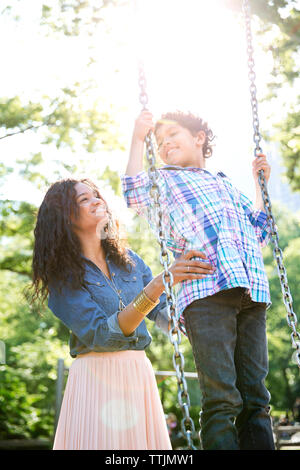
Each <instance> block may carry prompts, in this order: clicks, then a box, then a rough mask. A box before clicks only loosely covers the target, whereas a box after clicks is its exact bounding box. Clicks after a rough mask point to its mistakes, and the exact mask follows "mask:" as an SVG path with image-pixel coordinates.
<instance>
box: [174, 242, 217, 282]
mask: <svg viewBox="0 0 300 470" xmlns="http://www.w3.org/2000/svg"><path fill="white" fill-rule="evenodd" d="M194 257H197V258H201V260H192V259H191V258H194ZM202 260H203V261H202ZM205 260H207V257H206V255H205V254H204V253H203V252H202V251H197V250H191V251H188V252H187V253H185V254H183V255H181V256H180V257H179V258H177V259H176V260H175V261H174V263H173V264H172V266H170V268H169V271H170V272H171V273H172V275H173V285H175V284H177V283H178V282H181V281H187V280H193V279H203V278H205V277H207V276H209V275H212V274H213V273H214V272H215V270H216V268H215V267H214V266H212V265H211V264H209V263H208V262H207V261H205Z"/></svg>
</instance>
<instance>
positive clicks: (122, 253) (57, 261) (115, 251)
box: [30, 178, 134, 303]
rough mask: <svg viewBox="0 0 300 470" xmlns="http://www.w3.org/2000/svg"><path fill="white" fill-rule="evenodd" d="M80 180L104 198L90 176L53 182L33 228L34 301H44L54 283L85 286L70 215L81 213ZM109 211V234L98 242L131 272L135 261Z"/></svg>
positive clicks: (78, 245) (82, 260) (32, 298)
mask: <svg viewBox="0 0 300 470" xmlns="http://www.w3.org/2000/svg"><path fill="white" fill-rule="evenodd" d="M77 183H84V184H86V185H88V186H89V187H90V188H91V189H92V190H93V192H94V193H95V195H96V196H97V197H101V196H100V193H99V190H98V188H97V186H96V185H95V184H94V183H93V182H92V181H91V180H89V179H87V178H84V179H80V180H75V179H64V180H61V181H57V182H56V183H53V184H52V185H51V186H50V188H49V189H48V191H47V193H46V195H45V197H44V200H43V202H42V204H41V206H40V208H39V210H38V214H37V222H36V226H35V229H34V249H33V260H32V284H31V288H32V290H33V294H32V295H31V299H30V300H31V303H33V302H34V301H35V300H38V299H39V300H41V302H42V303H43V302H44V301H45V299H46V298H47V295H48V293H49V285H50V284H51V283H52V282H55V283H56V284H58V285H60V286H61V287H62V286H63V285H66V284H69V285H70V286H71V287H72V288H73V289H78V288H80V287H81V286H83V285H84V273H85V262H84V258H82V256H81V245H80V241H79V238H78V236H77V235H76V234H75V233H74V231H73V230H72V222H71V216H74V217H75V218H77V217H78V214H79V208H78V204H77V202H76V195H77V194H76V190H75V185H76V184H77ZM107 212H108V214H109V222H108V224H107V225H106V227H105V228H104V231H105V232H106V237H105V238H104V239H102V240H101V241H99V243H101V244H102V246H103V248H104V252H105V254H108V253H109V254H110V256H111V259H112V261H113V262H114V263H115V264H116V265H117V266H119V267H121V268H122V269H124V270H125V271H129V270H130V269H131V268H130V266H132V265H133V264H134V263H133V260H132V259H131V257H130V255H129V254H128V252H127V250H126V248H127V246H126V243H125V242H124V241H122V242H121V240H120V238H119V224H118V221H117V220H114V219H113V217H112V214H111V212H110V210H109V208H107Z"/></svg>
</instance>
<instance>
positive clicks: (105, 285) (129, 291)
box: [48, 250, 168, 357]
mask: <svg viewBox="0 0 300 470" xmlns="http://www.w3.org/2000/svg"><path fill="white" fill-rule="evenodd" d="M128 252H129V254H130V256H131V258H132V259H133V261H134V263H135V266H133V267H132V269H131V272H127V271H125V270H124V269H122V268H119V267H118V266H116V265H115V264H114V263H113V261H112V260H111V259H110V257H109V255H107V256H106V261H107V264H108V268H109V271H110V275H111V277H113V280H114V284H115V286H116V287H117V289H118V290H119V291H120V296H121V298H122V300H123V302H124V304H125V305H128V304H129V303H130V302H131V301H132V300H133V299H134V298H135V297H136V296H137V294H139V293H140V292H141V291H142V289H143V288H144V287H145V286H146V285H147V284H148V283H149V282H150V281H151V279H152V278H153V276H152V272H151V269H150V268H149V267H148V266H147V265H146V264H145V263H144V261H143V260H142V259H141V258H140V257H139V256H138V255H137V254H136V253H134V252H133V251H132V250H128ZM83 258H84V261H85V266H86V270H85V276H84V287H81V288H80V289H76V290H74V289H72V288H70V287H67V286H64V287H63V288H62V290H61V292H59V289H58V288H57V286H55V285H51V286H50V287H49V299H48V306H49V308H50V309H51V310H52V312H53V313H54V315H56V316H57V317H58V318H59V319H60V320H61V321H62V322H63V323H64V324H65V326H66V327H67V328H69V330H71V335H70V342H69V345H70V355H71V356H72V357H76V356H77V355H78V354H84V353H87V352H91V351H95V352H109V351H123V350H143V349H145V348H146V347H147V346H148V345H149V344H150V342H151V340H152V337H151V335H150V333H149V332H148V330H147V327H146V323H145V320H143V321H142V322H141V323H140V324H139V326H138V327H137V328H136V329H135V331H134V332H133V333H132V334H131V335H130V336H125V335H124V333H123V332H122V330H121V328H120V326H119V322H118V313H119V297H118V295H117V293H115V291H114V290H113V289H112V287H110V285H109V281H107V280H106V278H105V276H104V274H103V273H102V271H101V270H100V269H99V268H98V267H97V266H96V265H95V264H94V263H93V262H92V261H90V260H89V259H87V258H85V257H83ZM147 318H149V319H150V320H152V321H155V323H156V325H157V326H158V327H160V328H161V329H162V330H163V331H165V332H167V331H168V315H167V310H166V295H165V294H162V295H161V297H160V302H159V304H158V305H157V306H156V307H155V308H154V309H153V310H152V311H151V312H150V313H149V314H148V315H147Z"/></svg>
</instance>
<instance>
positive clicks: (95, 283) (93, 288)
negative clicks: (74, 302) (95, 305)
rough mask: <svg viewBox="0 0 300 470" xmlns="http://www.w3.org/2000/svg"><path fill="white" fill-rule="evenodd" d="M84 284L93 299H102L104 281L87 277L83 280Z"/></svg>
mask: <svg viewBox="0 0 300 470" xmlns="http://www.w3.org/2000/svg"><path fill="white" fill-rule="evenodd" d="M84 284H85V286H86V288H87V290H88V291H89V292H90V294H91V296H92V298H93V299H94V300H96V301H97V302H99V301H101V300H102V299H103V296H104V291H105V288H106V286H105V283H104V281H102V280H101V279H91V278H89V279H85V280H84Z"/></svg>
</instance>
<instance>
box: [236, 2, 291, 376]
mask: <svg viewBox="0 0 300 470" xmlns="http://www.w3.org/2000/svg"><path fill="white" fill-rule="evenodd" d="M243 13H244V18H245V25H246V41H247V54H248V70H249V74H248V75H249V81H250V95H251V106H252V115H253V130H254V135H253V140H254V143H255V149H254V156H255V157H258V158H259V154H261V153H262V149H261V146H260V142H261V138H262V137H261V134H260V131H259V119H258V101H257V96H256V91H257V90H256V85H255V78H256V75H255V72H254V58H253V53H254V50H253V46H252V31H251V11H250V4H249V0H243ZM258 182H259V185H260V188H261V192H262V198H263V202H264V207H265V211H266V214H267V220H268V223H269V226H270V235H271V242H272V243H273V246H274V247H273V256H274V259H275V261H276V264H277V272H278V277H279V281H280V286H281V291H282V296H283V302H284V305H285V307H286V311H287V316H286V320H287V324H288V326H289V327H290V328H291V329H292V333H291V342H292V347H293V348H295V349H296V352H295V357H296V360H297V364H298V367H299V368H300V334H299V333H298V332H297V329H296V327H297V316H296V314H295V313H294V311H293V299H292V295H291V292H290V288H289V285H288V279H287V273H286V269H285V266H284V264H283V256H282V250H281V249H280V247H279V236H278V231H277V226H276V223H275V219H274V216H273V214H272V206H271V201H270V197H269V194H268V190H267V183H266V179H265V177H264V172H263V171H262V170H260V172H259V175H258Z"/></svg>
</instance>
